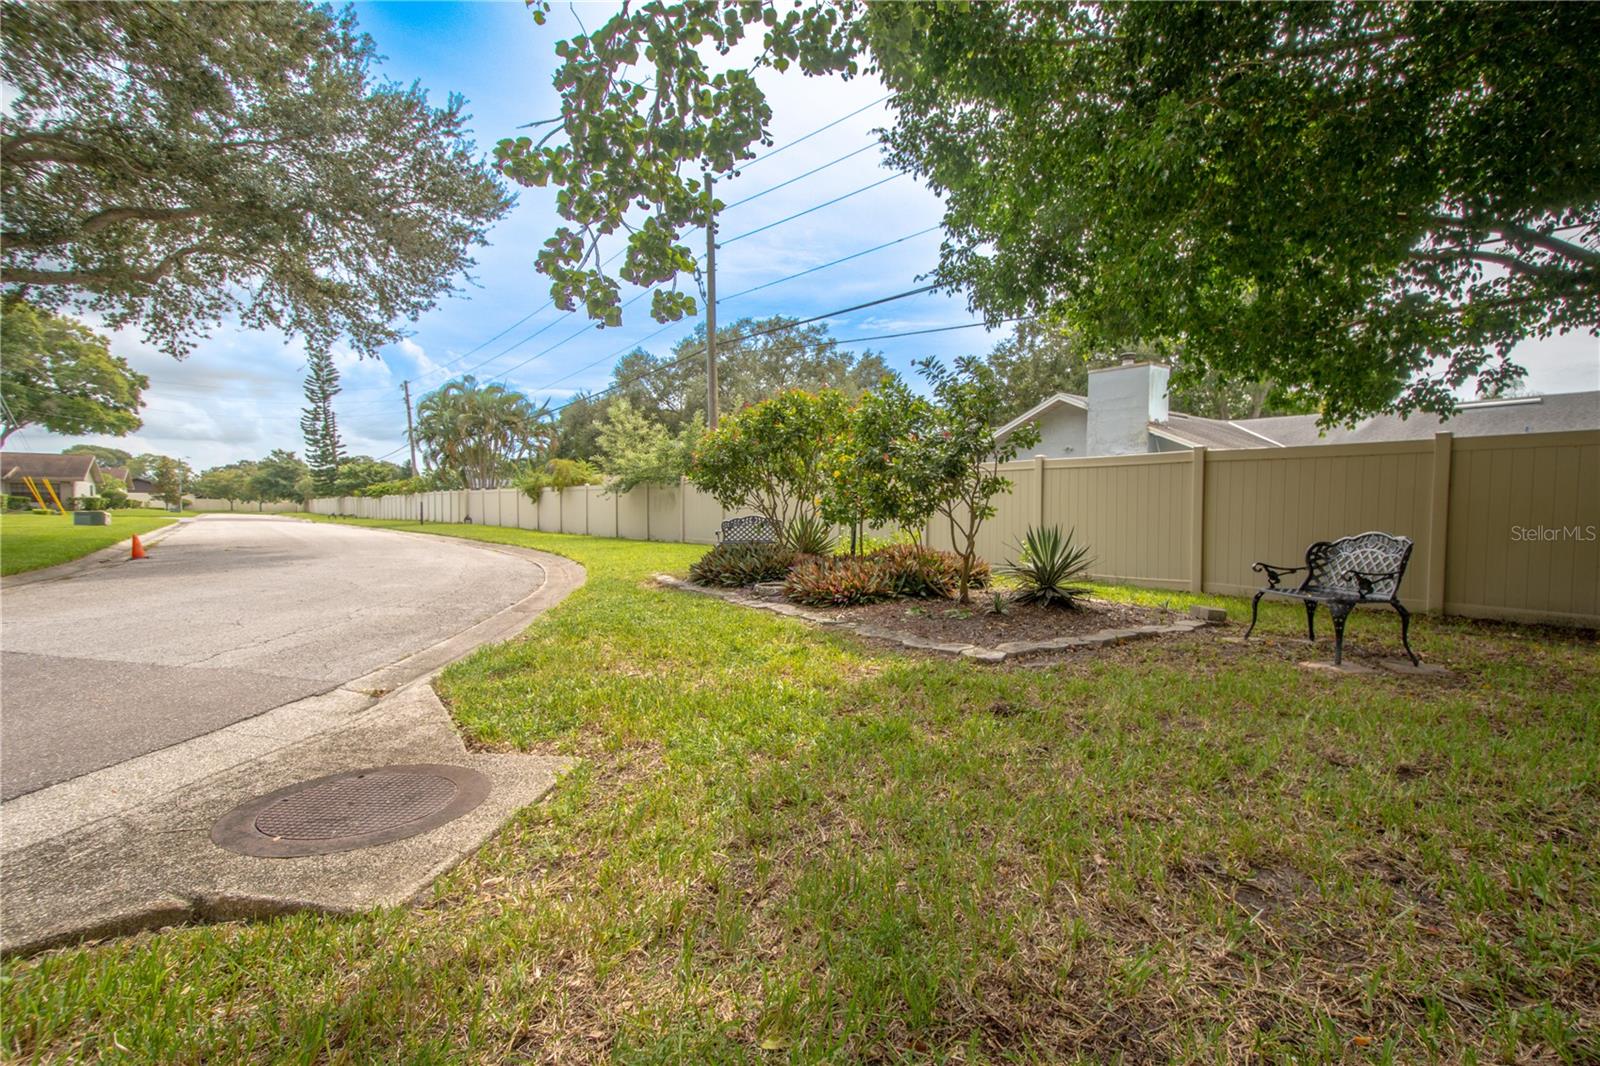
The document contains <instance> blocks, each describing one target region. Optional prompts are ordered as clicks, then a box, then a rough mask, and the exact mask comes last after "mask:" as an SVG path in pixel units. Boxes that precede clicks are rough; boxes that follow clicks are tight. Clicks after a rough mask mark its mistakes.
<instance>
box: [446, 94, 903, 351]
mask: <svg viewBox="0 0 1600 1066" xmlns="http://www.w3.org/2000/svg"><path fill="white" fill-rule="evenodd" d="M889 95H890V94H888V93H885V94H884V95H882V96H880V97H878V98H877V99H876V100H874V101H872V102H871V103H870V104H866V105H865V106H863V107H858V108H856V109H855V110H854V111H851V112H850V113H849V114H847V115H842V116H840V117H839V118H836V119H834V120H833V121H832V122H828V123H825V124H823V125H821V126H818V127H817V128H816V129H814V130H812V131H811V132H809V133H805V134H802V135H801V136H799V137H796V138H795V139H794V140H792V141H789V142H788V143H787V144H783V145H779V146H778V147H777V148H774V149H773V150H772V151H770V152H766V153H764V154H762V155H758V156H756V157H755V158H754V159H752V160H750V161H749V162H748V163H745V164H743V167H748V166H753V165H754V164H756V163H759V162H761V161H762V160H765V159H771V158H772V157H773V156H775V155H778V154H779V153H781V152H785V151H787V150H788V149H790V148H793V147H794V146H795V145H797V144H802V143H804V142H806V141H809V140H810V139H811V138H813V137H815V136H817V135H818V134H821V133H826V132H827V131H828V130H831V129H833V128H834V127H835V126H838V125H839V124H840V123H843V122H847V121H849V120H850V119H852V118H855V117H856V116H857V115H859V114H861V113H862V112H864V111H870V110H871V109H872V108H874V107H877V106H878V105H879V104H881V103H883V102H884V101H885V100H887V99H889ZM875 146H876V143H874V144H869V145H866V146H864V147H862V148H859V149H857V150H856V151H854V152H852V153H850V155H851V156H853V155H859V154H860V153H862V152H864V151H866V150H867V149H868V148H872V147H875ZM848 158H850V156H841V157H840V158H838V159H835V160H833V161H832V162H830V163H824V164H823V165H822V166H820V167H816V168H814V169H813V170H810V171H807V172H806V173H805V174H802V175H800V176H799V177H797V178H791V179H790V180H789V181H786V182H784V183H783V184H782V185H774V186H773V187H772V188H770V189H766V190H764V191H763V192H759V193H756V194H754V195H752V196H749V197H746V198H745V199H743V200H741V201H739V203H749V202H750V201H751V200H753V199H756V198H757V197H759V196H765V195H766V194H767V193H769V192H773V191H775V190H777V189H780V188H782V187H783V186H784V185H791V184H793V183H794V182H796V181H799V180H800V178H804V177H809V176H810V175H812V174H815V173H816V172H817V171H819V170H824V169H826V168H827V167H830V166H832V165H833V164H834V163H840V162H843V161H844V160H845V159H848ZM743 167H740V168H739V169H743ZM729 206H730V207H736V206H738V204H732V205H729ZM698 228H699V227H692V228H691V229H690V230H689V231H686V232H693V230H694V229H698ZM626 251H627V249H626V248H624V249H622V250H620V251H619V252H618V253H617V254H616V255H613V256H612V257H611V258H609V259H607V260H606V261H605V262H604V263H601V264H600V265H601V266H602V267H604V266H607V265H609V264H611V263H614V262H616V260H617V258H618V256H620V255H622V254H624V253H625V252H626ZM553 306H555V300H554V299H551V300H547V301H546V302H545V303H543V304H541V305H540V306H538V307H536V308H535V309H534V310H532V311H530V312H528V313H527V314H526V315H523V316H522V317H521V318H519V319H517V321H515V322H513V323H511V325H509V326H507V327H506V328H505V329H503V330H501V331H500V332H499V333H496V334H495V335H494V336H492V337H490V338H488V339H487V340H484V341H480V342H479V343H478V344H477V345H475V346H473V347H472V348H470V349H468V350H467V351H466V352H463V353H462V354H461V355H458V356H456V357H455V358H454V359H452V360H451V361H450V362H447V363H442V364H439V365H438V366H434V367H431V368H430V369H428V370H425V371H422V372H421V373H419V375H418V376H419V377H421V376H423V375H425V374H431V373H433V372H435V371H438V370H445V369H448V368H450V367H451V366H453V365H457V364H459V363H460V362H461V361H462V360H464V359H466V358H467V357H468V356H471V355H473V354H475V353H477V352H479V351H482V350H483V349H484V348H486V347H488V346H489V345H490V344H493V343H494V342H495V341H497V340H499V339H500V338H501V337H504V336H505V335H506V334H507V333H510V332H511V331H512V330H514V329H516V328H517V327H518V326H520V325H522V324H523V323H524V322H526V321H528V319H530V318H532V317H533V316H534V315H536V314H538V313H539V312H540V311H543V310H545V309H546V308H547V307H553ZM574 313H575V312H573V311H567V312H565V313H564V314H563V315H562V318H565V317H568V316H570V315H572V314H574ZM556 321H557V322H559V321H560V319H559V318H558V319H557V320H556ZM554 324H555V323H553V322H552V323H551V325H554ZM544 328H545V329H548V328H549V326H546V327H544ZM542 332H543V330H542V329H541V330H539V331H538V332H536V333H533V334H530V335H529V336H527V337H525V338H523V340H522V341H519V342H517V343H516V344H514V345H512V346H511V347H510V348H508V349H506V351H503V352H500V353H498V354H497V355H495V356H494V359H498V358H500V356H501V355H505V354H507V352H510V351H513V350H515V349H516V348H518V347H521V345H522V344H524V343H526V342H527V341H530V340H532V339H533V338H534V337H536V336H538V335H539V333H542ZM494 359H490V360H488V361H486V362H484V363H480V364H478V365H477V366H475V367H473V370H480V369H482V368H483V367H484V366H487V365H488V363H491V362H493V361H494ZM471 372H472V371H463V373H471ZM451 376H455V375H454V374H452V375H451Z"/></svg>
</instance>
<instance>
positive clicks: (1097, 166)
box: [496, 0, 1600, 420]
mask: <svg viewBox="0 0 1600 1066" xmlns="http://www.w3.org/2000/svg"><path fill="white" fill-rule="evenodd" d="M735 48H738V53H737V58H735V57H734V56H733V55H732V54H731V53H732V52H733V50H734V49H735ZM557 52H558V55H559V56H560V57H561V58H562V61H563V62H562V65H561V66H560V67H559V69H558V71H557V74H556V78H555V84H556V88H557V89H558V91H559V92H560V94H561V99H562V107H561V113H560V114H559V115H558V116H555V117H553V118H550V119H548V120H546V121H545V122H544V123H541V124H536V129H537V130H538V131H539V136H538V137H537V139H535V138H533V137H525V138H520V139H517V140H507V141H502V142H501V143H500V145H499V147H498V148H497V150H496V163H497V165H498V166H499V168H500V170H501V172H502V173H504V174H506V175H507V176H508V177H510V178H512V179H513V180H515V181H518V182H521V183H524V184H530V185H552V186H554V187H555V188H556V189H557V207H558V209H559V211H560V212H561V215H562V217H563V218H564V219H565V220H566V223H567V224H566V225H564V226H563V227H562V228H561V229H559V230H558V231H557V232H556V234H555V235H554V236H553V237H552V238H551V239H550V240H549V241H548V242H547V243H546V244H545V246H544V248H543V250H542V251H541V252H540V254H539V256H538V266H539V269H540V270H541V271H542V272H544V273H545V274H547V275H548V276H549V277H550V278H551V282H552V291H553V294H554V295H555V297H556V299H557V301H558V302H559V303H561V305H562V306H564V307H567V308H571V307H575V306H577V305H579V304H582V305H583V306H584V308H585V309H586V310H587V311H588V313H589V314H590V315H592V316H593V317H596V318H599V319H602V320H605V321H608V322H615V321H617V315H618V309H617V304H618V301H617V291H618V285H619V281H627V282H630V283H633V284H636V285H656V284H663V283H667V282H670V281H673V280H674V279H675V278H677V277H678V276H679V275H680V274H683V273H685V272H688V271H691V270H693V268H694V258H693V255H692V254H691V252H690V250H689V248H688V247H687V245H686V244H685V243H684V240H683V238H684V236H685V234H686V231H687V230H688V229H689V228H690V227H694V226H699V225H703V224H704V223H705V222H706V221H707V204H706V197H705V195H704V187H703V184H702V173H703V172H707V171H708V172H710V173H712V174H713V175H715V176H717V177H719V178H721V177H730V176H732V175H734V174H736V172H737V170H738V167H739V165H740V164H741V163H742V162H744V161H747V160H749V159H751V158H752V157H753V156H754V155H755V154H756V152H757V151H758V150H759V148H760V146H762V145H765V144H770V143H771V138H770V135H769V121H770V117H771V112H770V108H769V107H768V105H767V102H766V100H765V98H764V96H763V94H762V93H761V91H760V89H759V87H758V86H757V85H756V83H755V81H754V78H753V74H754V72H755V71H756V70H757V69H759V68H762V67H771V68H773V69H775V70H784V69H787V68H790V67H798V68H799V69H800V70H801V71H802V72H803V73H804V74H807V75H821V74H833V73H839V74H843V75H845V76H851V75H855V74H858V73H861V72H863V71H867V72H871V73H873V74H875V75H876V76H877V77H878V78H880V79H881V80H882V82H883V83H884V84H885V86H886V87H887V88H888V89H889V90H890V93H891V97H890V105H889V106H890V108H891V110H892V112H893V115H894V120H893V122H892V123H891V124H890V126H889V128H888V129H887V131H886V133H885V139H886V142H887V146H888V149H889V157H890V161H891V162H892V163H893V164H894V165H896V166H898V167H901V168H903V169H906V170H909V171H911V172H913V173H915V174H916V175H918V176H919V177H921V178H922V179H923V180H924V181H925V182H926V183H927V185H928V186H929V187H930V188H932V189H933V190H934V191H936V192H937V193H939V194H940V195H941V197H942V198H943V202H944V211H945V216H944V230H945V241H944V244H943V248H942V251H941V258H940V262H939V265H938V269H937V271H936V273H935V275H934V276H935V279H936V280H937V281H938V282H939V283H941V284H943V285H945V286H948V287H950V288H951V289H958V290H962V291H965V292H967V293H968V295H969V297H970V299H971V301H972V303H973V305H974V306H975V307H976V308H977V309H979V310H981V311H982V312H983V313H984V314H985V315H987V316H988V317H990V318H991V319H995V320H998V319H1002V318H1009V317H1015V316H1021V315H1045V316H1048V317H1050V318H1051V319H1052V320H1056V321H1061V322H1064V323H1066V324H1068V325H1070V327H1071V328H1073V329H1074V330H1075V331H1078V333H1079V334H1080V335H1081V336H1082V337H1083V338H1084V340H1085V342H1086V343H1088V344H1089V345H1090V346H1091V347H1093V348H1096V349H1101V350H1104V349H1110V348H1113V347H1116V346H1119V345H1120V344H1122V343H1125V342H1126V341H1127V340H1128V339H1130V338H1144V339H1148V340H1159V341H1162V342H1165V343H1171V344H1174V345H1181V348H1182V351H1183V353H1184V366H1185V373H1186V374H1187V375H1189V376H1190V377H1192V380H1194V381H1203V380H1212V381H1220V380H1232V381H1237V382H1240V383H1242V384H1245V385H1248V384H1250V383H1257V382H1273V383H1274V384H1275V386H1276V387H1277V388H1278V389H1280V390H1283V391H1284V392H1285V393H1286V394H1294V395H1298V396H1306V397H1309V398H1312V399H1315V400H1316V401H1317V402H1319V403H1320V406H1321V409H1322V411H1323V413H1324V415H1325V416H1326V417H1327V418H1329V419H1331V420H1351V419H1355V418H1357V417H1360V416H1362V415H1365V414H1369V413H1372V412H1376V411H1380V410H1385V409H1391V408H1398V409H1400V410H1410V409H1417V408H1422V409H1428V410H1441V411H1443V410H1448V409H1449V408H1450V407H1451V406H1452V405H1453V402H1454V401H1453V399H1452V395H1451V394H1452V391H1453V390H1454V389H1456V388H1458V387H1461V386H1464V385H1469V384H1472V383H1476V384H1477V385H1478V387H1479V388H1480V389H1481V390H1483V391H1498V390H1500V389H1503V388H1504V387H1506V386H1507V385H1509V384H1512V383H1514V382H1515V381H1516V380H1517V379H1518V378H1519V377H1520V376H1521V374H1522V372H1523V371H1522V368H1520V367H1518V366H1516V365H1515V364H1514V363H1513V362H1512V361H1511V360H1510V359H1509V358H1508V353H1509V351H1510V348H1511V347H1512V346H1513V345H1514V344H1515V343H1516V342H1517V341H1519V340H1521V339H1524V338H1527V337H1536V336H1544V335H1547V334H1549V333H1552V332H1556V331H1563V330H1571V329H1593V328H1595V327H1596V326H1597V325H1600V109H1597V108H1595V107H1594V106H1593V101H1594V100H1596V99H1600V64H1596V63H1594V62H1593V56H1594V55H1595V54H1596V53H1600V10H1597V9H1596V7H1595V6H1594V5H1586V4H1555V3H1527V4H1496V3H1484V4H1472V5H1465V4H1386V5H1377V4H1372V5H1355V4H1344V5H1327V4H1317V5H1312V4H1285V3H1258V4H1248V5H1246V4H1229V5H1222V4H1216V5H1212V4H1205V5H1202V4H1118V3H1110V4H1098V5H1086V4H1069V3H1059V4H1058V3H1035V2H1023V0H1008V2H997V3H990V4H978V5H965V4H960V5H958V4H941V5H933V4H921V3H900V4H865V3H856V2H850V0H845V2H840V3H826V4H823V3H816V2H811V0H805V2H803V3H801V4H799V5H797V6H794V7H789V6H787V5H785V6H783V7H782V8H781V9H780V7H779V5H776V4H772V3H763V2H756V0H690V2H687V3H681V4H667V3H664V2H659V0H658V2H653V3H646V4H642V5H638V6H626V7H624V8H623V9H622V10H621V11H620V12H619V13H618V14H616V15H615V16H614V17H612V18H611V19H609V20H608V21H606V22H605V23H604V24H603V25H601V26H600V27H599V28H597V29H595V30H594V31H593V32H592V33H584V34H580V35H579V36H576V37H574V38H572V39H570V40H567V41H563V42H561V43H560V44H559V45H558V47H557ZM719 59H720V61H719ZM546 127H548V128H546ZM720 187H722V186H719V188H720ZM624 239H625V241H626V246H625V247H626V254H625V255H624V257H623V260H622V266H621V267H620V269H619V270H618V272H617V274H616V276H615V277H613V276H611V275H608V274H607V273H606V271H605V268H604V266H603V262H604V261H603V259H602V255H601V244H602V241H604V242H605V245H606V250H607V251H608V252H610V251H612V250H614V248H615V242H617V241H619V240H624ZM653 310H654V312H655V314H656V317H657V318H658V319H662V320H667V319H671V318H677V317H681V316H683V315H685V314H688V313H691V312H692V310H693V302H692V300H690V299H688V298H687V297H684V296H681V295H678V294H660V295H658V296H657V302H656V304H655V306H654V308H653Z"/></svg>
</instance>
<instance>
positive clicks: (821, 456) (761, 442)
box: [689, 389, 849, 536]
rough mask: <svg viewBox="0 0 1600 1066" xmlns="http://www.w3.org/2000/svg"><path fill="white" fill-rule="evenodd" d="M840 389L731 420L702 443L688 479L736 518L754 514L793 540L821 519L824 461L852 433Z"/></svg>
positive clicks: (795, 394)
mask: <svg viewBox="0 0 1600 1066" xmlns="http://www.w3.org/2000/svg"><path fill="white" fill-rule="evenodd" d="M848 414H849V405H848V403H847V402H846V400H845V398H844V395H843V394H842V393H840V392H839V391H837V390H836V389H821V390H819V391H817V392H815V393H810V392H802V391H801V390H799V389H788V390H786V391H784V392H780V393H778V394H777V395H776V396H772V397H769V398H767V399H765V400H762V401H761V402H760V403H755V404H751V405H750V406H749V407H746V408H743V409H742V410H739V411H736V412H734V413H733V414H731V415H728V416H727V417H725V418H724V419H723V420H722V422H721V424H720V425H718V426H717V428H716V429H714V430H712V431H711V432H709V433H707V434H706V435H705V436H704V437H703V438H701V440H700V442H699V445H698V446H697V447H696V448H695V450H694V461H693V463H692V464H691V465H690V467H689V480H690V481H692V482H694V484H695V487H696V488H699V489H700V490H701V491H703V492H706V493H708V494H709V495H710V496H711V497H712V498H713V499H715V500H716V501H717V502H718V503H720V504H721V505H722V506H723V507H725V508H727V509H728V510H730V511H746V510H748V511H754V512H755V513H756V514H758V515H761V516H762V517H763V518H766V519H769V520H770V521H771V522H772V524H773V525H775V526H777V527H778V528H779V529H781V530H783V531H784V535H785V536H788V535H789V529H790V526H791V525H792V524H793V522H794V520H795V519H797V518H809V517H812V516H815V515H817V514H819V513H822V493H823V490H824V487H825V485H824V481H825V476H824V468H825V459H826V457H827V454H828V451H829V449H830V448H831V447H832V446H833V444H834V442H835V440H836V439H837V438H838V436H839V434H841V433H843V432H844V431H845V430H846V428H847V422H848Z"/></svg>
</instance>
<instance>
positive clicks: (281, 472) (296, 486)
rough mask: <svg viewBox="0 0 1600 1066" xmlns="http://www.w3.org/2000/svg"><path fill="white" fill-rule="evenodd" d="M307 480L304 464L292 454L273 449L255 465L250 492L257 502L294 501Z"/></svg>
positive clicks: (280, 449) (298, 496) (281, 449)
mask: <svg viewBox="0 0 1600 1066" xmlns="http://www.w3.org/2000/svg"><path fill="white" fill-rule="evenodd" d="M307 479H308V471H307V470H306V464H305V463H302V462H301V461H300V457H299V456H297V455H295V454H294V452H291V451H286V450H284V449H283V448H274V449H273V450H272V451H270V452H268V453H267V457H266V458H265V459H262V460H260V461H258V462H257V463H256V464H255V473H254V474H253V475H252V476H251V479H250V490H251V492H252V493H253V494H254V495H255V498H256V499H258V500H266V501H267V502H269V503H270V502H272V501H274V500H294V499H299V498H300V495H301V494H300V489H301V488H302V487H303V486H304V484H305V483H306V481H307Z"/></svg>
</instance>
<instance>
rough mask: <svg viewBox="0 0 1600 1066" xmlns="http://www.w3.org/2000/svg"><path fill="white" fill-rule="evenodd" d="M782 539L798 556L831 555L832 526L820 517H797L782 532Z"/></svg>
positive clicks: (832, 543)
mask: <svg viewBox="0 0 1600 1066" xmlns="http://www.w3.org/2000/svg"><path fill="white" fill-rule="evenodd" d="M784 539H785V540H787V541H788V542H789V547H791V548H793V549H794V550H795V552H796V554H799V555H832V554H833V546H834V536H833V526H832V525H831V524H830V523H829V522H828V521H827V519H825V518H823V517H822V516H821V515H814V514H812V515H799V516H797V517H796V518H795V519H794V521H792V522H790V523H789V528H788V529H787V530H785V531H784Z"/></svg>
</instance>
